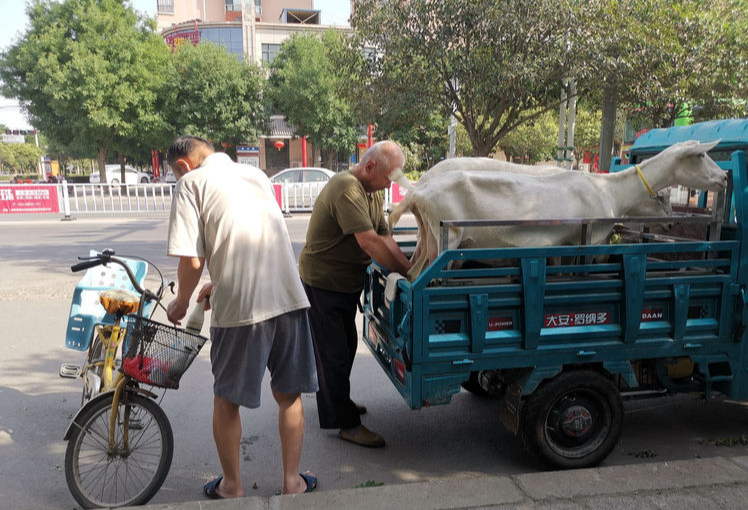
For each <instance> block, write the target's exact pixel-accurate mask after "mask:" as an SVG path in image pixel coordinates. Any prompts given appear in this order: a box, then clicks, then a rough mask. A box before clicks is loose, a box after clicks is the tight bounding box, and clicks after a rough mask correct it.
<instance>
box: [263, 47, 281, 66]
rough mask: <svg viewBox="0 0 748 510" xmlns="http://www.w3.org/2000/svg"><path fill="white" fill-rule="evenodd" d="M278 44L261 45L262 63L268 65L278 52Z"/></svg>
mask: <svg viewBox="0 0 748 510" xmlns="http://www.w3.org/2000/svg"><path fill="white" fill-rule="evenodd" d="M280 47H281V45H280V44H263V45H262V61H263V62H265V63H266V64H270V63H271V62H272V61H273V59H274V58H275V56H276V55H278V52H279V51H280Z"/></svg>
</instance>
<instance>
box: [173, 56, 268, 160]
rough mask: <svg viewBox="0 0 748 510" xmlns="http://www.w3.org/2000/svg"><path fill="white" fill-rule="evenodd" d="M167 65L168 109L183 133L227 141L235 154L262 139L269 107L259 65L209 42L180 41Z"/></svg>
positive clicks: (174, 123)
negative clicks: (238, 147) (191, 42)
mask: <svg viewBox="0 0 748 510" xmlns="http://www.w3.org/2000/svg"><path fill="white" fill-rule="evenodd" d="M168 69H169V71H168V78H167V82H168V89H169V90H170V91H171V99H170V101H169V104H168V105H167V107H166V110H167V112H168V113H167V115H168V117H169V118H170V119H171V124H172V125H173V126H175V127H176V130H177V131H178V132H179V133H185V134H192V135H196V136H202V137H204V138H207V139H209V140H211V141H213V142H214V143H215V144H216V145H217V146H218V147H217V148H218V149H220V148H221V147H220V145H219V144H225V147H226V149H228V150H227V152H230V153H233V152H235V147H236V146H237V145H242V144H246V143H255V142H256V141H258V140H259V138H260V135H261V134H262V133H263V131H264V129H265V127H266V122H267V117H268V111H269V110H268V108H267V106H266V100H265V88H266V80H265V78H264V76H263V73H262V70H261V68H260V67H259V66H257V65H255V64H254V63H249V62H246V61H244V60H239V59H238V58H237V57H236V55H232V54H231V53H229V52H228V51H227V50H226V48H225V47H223V46H219V45H217V44H213V43H211V42H204V43H200V44H198V45H196V46H194V45H192V44H189V43H183V44H180V45H178V46H177V48H176V49H175V51H174V55H173V59H172V60H171V62H170V66H169V68H168Z"/></svg>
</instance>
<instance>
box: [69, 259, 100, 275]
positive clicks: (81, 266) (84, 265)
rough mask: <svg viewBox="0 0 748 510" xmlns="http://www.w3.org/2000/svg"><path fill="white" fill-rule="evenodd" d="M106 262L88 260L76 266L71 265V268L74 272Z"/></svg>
mask: <svg viewBox="0 0 748 510" xmlns="http://www.w3.org/2000/svg"><path fill="white" fill-rule="evenodd" d="M103 263H104V262H103V261H101V260H98V259H97V260H86V261H85V262H80V263H78V264H75V265H74V266H70V270H71V271H73V272H74V273H77V272H78V271H83V270H84V269H88V268H91V267H96V266H100V265H102V264H103Z"/></svg>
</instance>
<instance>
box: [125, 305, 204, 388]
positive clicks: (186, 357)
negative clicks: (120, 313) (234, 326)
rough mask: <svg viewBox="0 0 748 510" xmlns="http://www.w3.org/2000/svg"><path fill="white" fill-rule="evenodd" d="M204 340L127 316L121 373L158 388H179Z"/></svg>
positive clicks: (136, 317)
mask: <svg viewBox="0 0 748 510" xmlns="http://www.w3.org/2000/svg"><path fill="white" fill-rule="evenodd" d="M207 340H208V339H207V338H205V337H203V336H200V335H194V334H192V333H189V332H187V331H185V330H183V329H178V328H175V327H173V326H167V325H166V324H161V323H159V322H156V321H152V320H150V319H146V318H144V317H140V316H138V315H129V316H128V325H127V333H126V335H125V345H126V346H128V347H127V352H126V354H125V356H124V359H123V360H122V371H123V372H124V373H125V374H126V375H128V376H130V377H132V378H133V379H135V380H137V381H140V382H142V383H146V384H152V385H154V386H158V387H160V388H173V389H177V388H179V379H180V378H181V377H182V374H184V373H185V372H186V371H187V369H188V368H189V367H190V365H191V364H192V362H193V361H194V359H195V356H197V353H198V352H200V349H201V348H202V346H203V344H205V342H206V341H207Z"/></svg>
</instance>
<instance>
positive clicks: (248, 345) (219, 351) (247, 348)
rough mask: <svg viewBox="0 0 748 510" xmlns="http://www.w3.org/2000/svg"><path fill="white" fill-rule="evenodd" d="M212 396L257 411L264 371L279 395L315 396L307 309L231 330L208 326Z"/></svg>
mask: <svg viewBox="0 0 748 510" xmlns="http://www.w3.org/2000/svg"><path fill="white" fill-rule="evenodd" d="M210 340H211V346H210V362H211V365H212V369H213V379H214V382H213V393H214V394H215V395H217V396H219V397H223V398H225V399H227V400H230V401H231V402H234V403H236V404H239V405H241V406H244V407H249V408H252V409H254V408H257V407H260V393H261V389H262V378H263V376H264V375H265V367H267V368H268V369H269V370H270V387H271V388H272V389H273V391H277V392H279V393H314V392H316V391H317V389H318V388H319V387H318V385H317V369H316V365H315V361H314V347H313V345H312V333H311V330H310V329H309V318H308V316H307V311H306V310H296V311H293V312H289V313H285V314H283V315H279V316H277V317H273V318H272V319H268V320H266V321H262V322H259V323H257V324H251V325H249V326H239V327H235V328H210Z"/></svg>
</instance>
